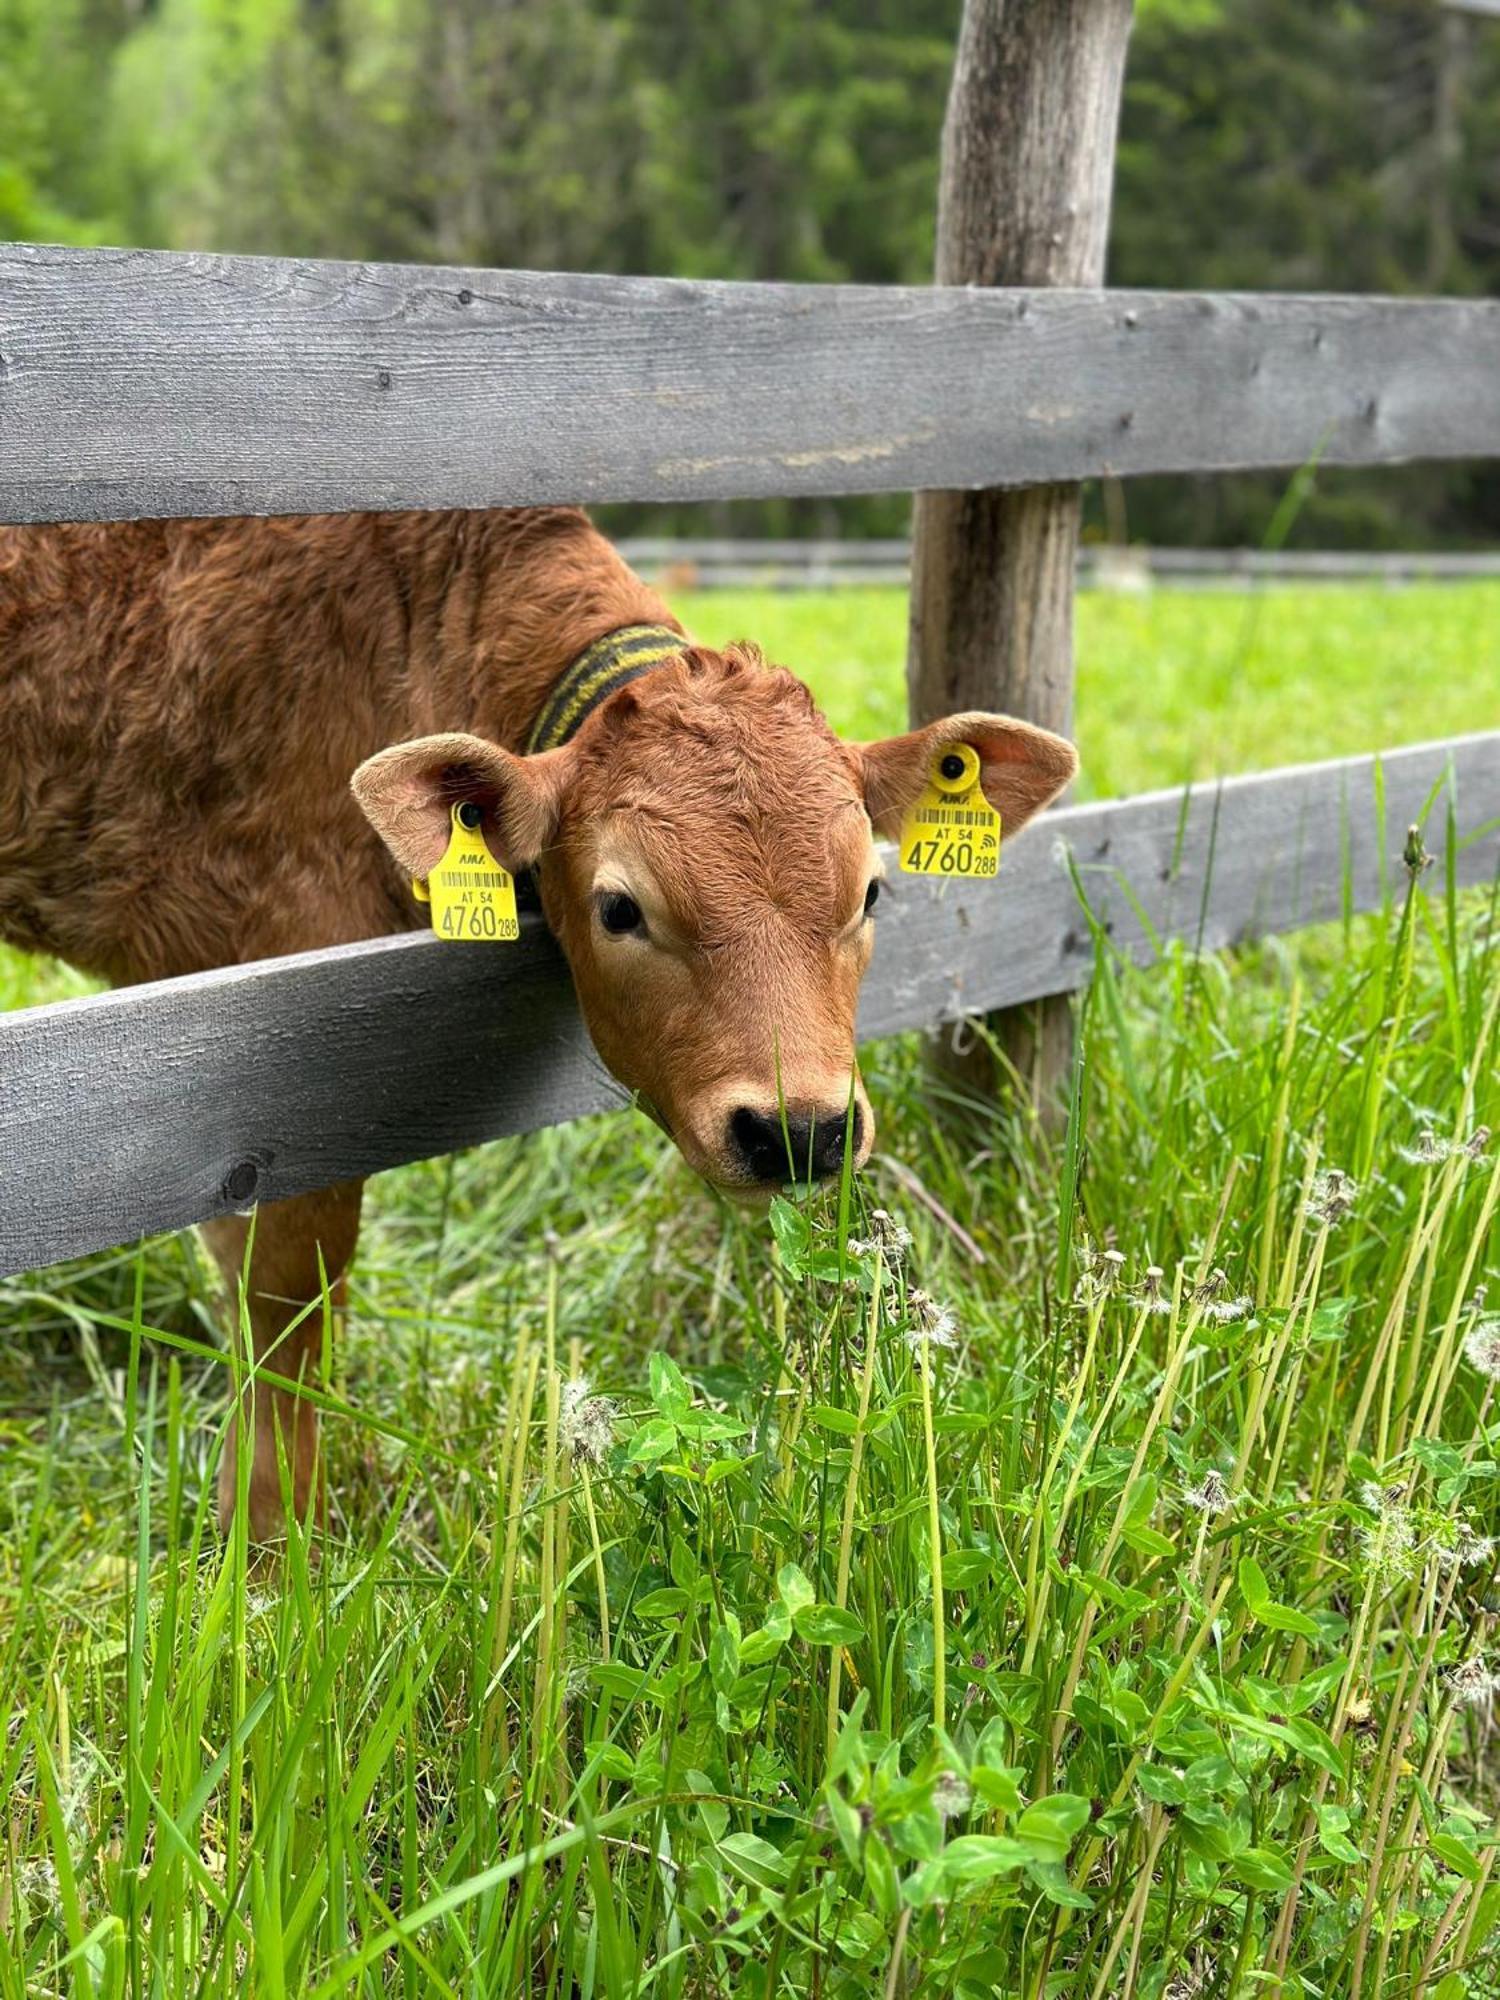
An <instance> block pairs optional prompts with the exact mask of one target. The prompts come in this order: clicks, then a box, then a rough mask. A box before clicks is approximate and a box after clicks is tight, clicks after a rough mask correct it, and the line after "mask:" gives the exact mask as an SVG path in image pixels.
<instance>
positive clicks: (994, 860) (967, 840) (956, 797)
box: [901, 743, 1000, 879]
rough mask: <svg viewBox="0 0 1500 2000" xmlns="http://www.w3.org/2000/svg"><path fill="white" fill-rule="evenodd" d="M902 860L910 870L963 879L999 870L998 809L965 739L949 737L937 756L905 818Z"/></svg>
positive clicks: (995, 872) (975, 756)
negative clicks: (986, 791) (981, 780)
mask: <svg viewBox="0 0 1500 2000" xmlns="http://www.w3.org/2000/svg"><path fill="white" fill-rule="evenodd" d="M901 866H902V868H903V869H904V870H905V872H906V873H907V874H908V875H946V876H949V877H952V878H959V879H961V878H964V877H979V878H981V879H982V878H984V877H987V876H992V875H997V874H998V873H999V872H1000V815H999V813H997V812H996V810H995V808H994V807H993V806H992V805H991V804H990V802H989V800H988V799H987V798H986V797H985V795H984V791H983V789H982V787H981V785H980V783H979V753H978V751H977V750H974V749H971V748H970V746H969V745H968V744H967V743H950V744H949V745H948V747H947V749H946V750H942V751H939V753H938V755H937V756H936V757H935V758H934V759H933V762H932V769H931V770H930V771H929V772H928V774H927V786H926V789H925V790H924V791H923V793H922V795H921V797H920V798H919V799H918V800H917V802H916V804H915V805H914V806H913V807H912V808H911V810H910V812H908V813H907V815H906V818H905V820H904V821H903V822H902V826H901Z"/></svg>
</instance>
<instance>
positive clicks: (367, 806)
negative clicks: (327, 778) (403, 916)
mask: <svg viewBox="0 0 1500 2000" xmlns="http://www.w3.org/2000/svg"><path fill="white" fill-rule="evenodd" d="M568 761H569V758H568V752H567V751H566V750H552V751H549V752H547V753H546V754H545V755H544V756H540V757H516V756H513V755H512V753H511V752H510V751H509V750H502V749H501V748H500V746H499V744H498V743H487V742H486V741H485V739H484V738H483V737H482V736H462V735H452V736H422V737H418V738H417V740H416V741H415V742H413V743H396V744H393V745H392V747H391V748H390V749H389V750H382V751H380V752H379V753H378V754H377V755H376V756H374V757H370V758H368V759H367V760H366V761H365V762H364V763H363V764H361V765H360V767H359V769H358V770H357V771H356V772H355V774H354V776H353V778H352V779H351V780H350V786H351V789H352V790H353V792H354V796H355V798H356V799H357V800H358V801H359V804H360V807H361V809H362V811H363V812H364V815H365V817H366V819H368V820H369V822H370V824H371V826H373V827H374V829H375V831H376V832H377V833H378V834H379V835H380V837H381V839H382V840H383V841H384V842H385V844H386V846H387V847H388V848H389V849H390V850H391V852H392V854H394V855H395V857H396V859H397V860H398V861H399V862H400V864H401V866H402V867H403V868H404V869H405V870H406V872H407V874H408V875H415V876H422V875H430V874H431V873H432V871H433V869H434V868H435V867H436V866H437V864H438V863H439V862H440V861H441V860H442V858H443V856H444V854H445V853H446V852H447V848H448V839H449V835H450V832H451V827H452V821H451V814H452V809H453V807H454V806H455V805H457V804H458V803H459V801H460V800H463V799H472V800H473V802H474V803H475V804H476V805H477V806H478V807H479V809H480V811H481V812H482V813H483V815H484V817H483V819H482V821H481V822H480V825H481V830H482V832H483V834H484V838H485V842H486V845H487V846H488V847H489V849H490V852H491V853H492V854H493V855H494V856H495V859H496V860H497V861H499V862H500V863H502V865H503V866H505V867H506V868H510V869H516V868H529V867H530V865H531V864H532V862H534V861H535V860H536V859H537V857H538V855H540V853H541V852H542V849H543V848H544V847H546V846H548V845H549V843H550V842H551V840H552V837H553V834H554V833H555V831H556V828H557V816H558V811H559V808H560V806H561V802H562V793H563V783H564V777H565V767H566V765H567V764H568Z"/></svg>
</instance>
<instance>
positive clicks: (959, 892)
mask: <svg viewBox="0 0 1500 2000" xmlns="http://www.w3.org/2000/svg"><path fill="white" fill-rule="evenodd" d="M1413 823H1422V824H1423V825H1424V826H1425V829H1426V839H1427V844H1428V846H1429V848H1430V849H1431V850H1432V852H1433V853H1434V854H1435V855H1436V856H1437V858H1438V862H1439V867H1441V866H1442V863H1443V858H1444V856H1445V853H1446V852H1447V851H1448V850H1449V848H1450V846H1451V850H1452V852H1453V856H1454V870H1455V875H1456V879H1457V881H1458V883H1459V884H1460V885H1471V886H1472V885H1480V884H1492V883H1496V882H1497V881H1500V731H1493V732H1489V733H1486V734H1482V735H1474V736H1463V737H1457V738H1454V739H1451V740H1449V741H1446V742H1442V743H1433V744H1424V745H1421V746H1418V747H1414V748H1409V749H1402V750H1397V751H1393V752H1390V753H1389V754H1387V755H1385V756H1383V757H1381V758H1378V759H1377V758H1374V757H1351V758H1345V759H1341V760H1339V761H1337V762H1333V763H1325V764H1312V765H1304V766H1299V767H1294V768H1291V769H1287V770H1280V771H1272V772H1267V773H1265V774H1263V775H1255V776H1248V777H1235V778H1229V779H1225V780H1223V781H1222V782H1218V783H1213V784H1203V785H1194V786H1191V787H1187V788H1184V789H1179V790H1174V791H1164V792H1155V793H1150V794H1147V795H1145V796H1143V797H1138V798H1130V799H1121V800H1109V801H1105V802H1103V803H1100V804H1093V805H1082V806H1072V807H1067V808H1064V809H1062V810H1060V811H1057V812H1053V813H1049V814H1046V815H1045V816H1044V817H1043V818H1042V819H1041V820H1040V821H1038V822H1036V823H1035V824H1034V825H1033V826H1032V827H1031V828H1029V829H1028V830H1027V831H1026V832H1025V833H1024V834H1022V835H1021V836H1020V837H1019V839H1018V840H1017V841H1016V843H1015V845H1014V846H1013V847H1012V848H1009V849H1007V852H1006V855H1005V859H1004V862H1003V864H1002V871H1001V876H1000V879H999V882H998V883H949V884H934V883H930V882H927V881H925V880H920V879H918V878H915V877H909V876H901V875H897V874H896V873H895V871H894V866H893V868H892V875H891V883H890V893H889V895H888V896H887V897H886V898H883V899H882V903H881V914H880V920H879V921H880V929H879V936H878V942H877V947H876V953H875V962H874V965H873V967H872V969H871V971H870V974H869V977H868V980H867V981H866V987H865V994H864V999H863V1003H862V1006H861V1010H860V1023H859V1025H860V1035H861V1038H862V1039H870V1038H873V1037H875V1036H879V1035H888V1034H892V1033H895V1032H896V1031H898V1030H901V1029H908V1028H924V1027H932V1026H936V1025H939V1024H941V1023H944V1022H948V1021H953V1020H956V1019H958V1018H960V1017H961V1016H963V1015H964V1014H967V1013H974V1012H978V1011H980V1010H981V1009H986V1008H990V1007H1000V1006H1009V1005H1012V1004H1015V1003H1017V1002H1021V1001H1026V1000H1032V999H1039V998H1041V997H1042V996H1044V995H1047V994H1054V993H1065V992H1070V991H1072V990H1074V989H1075V988H1078V987H1080V986H1082V985H1084V984H1085V983H1086V982H1087V981H1088V979H1089V977H1090V975H1091V972H1092V970H1093V967H1094V963H1095V950H1096V946H1095V935H1096V927H1098V930H1099V931H1100V933H1101V934H1102V935H1103V936H1105V937H1106V938H1107V939H1108V948H1109V949H1111V950H1115V951H1118V952H1119V953H1121V954H1122V955H1123V956H1124V957H1125V958H1128V959H1131V960H1133V961H1136V962H1138V963H1149V962H1150V961H1151V960H1152V959H1153V958H1155V957H1156V956H1157V955H1158V954H1159V953H1160V951H1161V949H1162V947H1163V946H1164V945H1165V944H1166V943H1167V942H1168V941H1171V940H1181V941H1185V942H1186V943H1188V944H1189V945H1190V946H1192V947H1194V948H1197V949H1201V950H1217V949H1219V948H1221V947H1224V946H1228V945H1233V944H1237V943H1240V942H1242V941H1245V940H1248V939H1251V938H1254V937H1257V936H1261V935H1264V934H1266V933H1269V932H1273V931H1283V930H1292V929H1296V928H1298V927H1300V926H1303V925H1306V924H1312V923H1318V922H1321V921H1324V920H1327V919H1331V918H1337V917H1339V916H1340V915H1341V914H1343V913H1345V912H1346V911H1358V910H1374V909H1380V908H1381V907H1383V906H1385V905H1387V904H1390V903H1395V902H1399V899H1400V897H1401V895H1402V894H1403V893H1404V887H1405V875H1404V871H1403V866H1402V859H1401V856H1402V848H1403V845H1404V842H1405V837H1406V830H1407V827H1408V826H1409V825H1411V824H1413ZM1080 893H1081V894H1082V896H1083V897H1084V898H1085V899H1086V900H1087V904H1088V911H1087V912H1086V911H1085V909H1084V907H1083V904H1082V903H1081V902H1080ZM1090 916H1092V919H1093V921H1092V922H1091V921H1090ZM622 1096H623V1093H621V1092H620V1091H619V1089H618V1088H617V1087H616V1086H613V1085H612V1084H611V1083H610V1081H609V1079H608V1078H607V1077H606V1076H605V1074H604V1072H603V1070H602V1069H601V1067H600V1064H599V1062H598V1059H597V1057H595V1056H594V1055H593V1053H592V1051H591V1049H590V1047H589V1044H588V1040H587V1037H586V1035H585V1034H584V1031H583V1027H582V1024H581V1022H580V1020H579V1017H578V1011H577V1007H576V1005H575V1003H574V1000H573V995H572V988H571V984H570V981H569V977H568V973H567V969H566V967H565V965H564V963H563V961H562V958H561V956H560V954H559V952H558V950H557V948H556V946H555V945H554V944H553V942H552V940H551V938H550V937H549V936H548V935H547V933H546V931H545V929H544V927H543V926H542V924H541V923H540V920H538V919H532V920H531V921H530V922H529V923H528V924H527V925H526V928H525V931H524V934H523V938H522V941H521V943H520V944H519V945H516V946H509V947H503V948H500V947H494V946H482V945H472V946H470V945H452V944H444V943H440V942H438V940H436V939H435V938H433V937H431V936H430V935H427V934H425V933H420V932H411V933H407V934H405V935H402V936H399V937H389V938H380V939H377V940H374V941H372V942H370V943H368V944H356V945H343V946H339V947H337V948H335V949H333V950H329V951H317V952H308V953H303V954H300V955H299V956H297V957H293V958H282V959H268V960H264V961H261V962H259V963H257V964H253V965H241V966H231V967H226V968H224V969H223V970H220V971H215V972H205V973H198V974H194V975H193V976H191V977H189V978H185V979H173V980H164V981H162V982H160V983H158V984H155V985H146V986H136V987H131V988H129V989H126V990H123V991H120V992H114V993H104V994H98V995H94V996H90V997H88V998H85V999H81V1000H69V1001H63V1002H60V1003H58V1004H57V1005H55V1006H48V1007H37V1008H32V1009H27V1010H24V1011H22V1012H19V1013H15V1014H11V1015H7V1016H3V1017H0V1271H21V1270H29V1269H33V1268H35V1267H37V1266H39V1265H43V1264H47V1263H51V1262H55V1261H57V1260H58V1259H61V1258H64V1257H71V1256H79V1255H82V1254H85V1253H87V1252H90V1251H94V1250H100V1249H104V1248H107V1247H109V1246H112V1245H115V1244H118V1243H123V1242H129V1241H131V1240H133V1239H134V1238H136V1237H138V1236H141V1235H149V1234H155V1233H157V1232H159V1231H162V1230H168V1229H176V1228H180V1227H183V1226H185V1225H186V1224H189V1223H194V1222H200V1221H203V1220H205V1219H207V1218H208V1217H210V1216H214V1215H220V1214H223V1213H225V1212H226V1211H229V1210H233V1209H242V1208H245V1207H247V1206H249V1205H250V1204H251V1203H253V1202H256V1201H274V1200H279V1199H282V1198H284V1197H286V1196H289V1195H294V1194H300V1193H304V1192H305V1191H307V1190H308V1189H310V1188H316V1187H323V1186H326V1185H327V1184H328V1183H329V1182H331V1181H335V1180H341V1179H344V1178H347V1177H349V1176H353V1175H363V1174H371V1173H377V1172H379V1171H381V1170H382V1169H384V1168H387V1167H394V1166H400V1165H402V1164H403V1163H405V1162H407V1161H411V1160H419V1159H426V1158H430V1157H431V1156H433V1155H435V1154H440V1153H447V1152H452V1151H455V1150H457V1149H458V1148H461V1147H465V1146H472V1145H476V1144H478V1143H479V1142H480V1141H482V1140H486V1139H492V1138H497V1137H499V1136H501V1135H503V1134H506V1133H514V1132H525V1131H531V1130H534V1129H536V1128H538V1127H540V1126H543V1125H551V1124H558V1123H561V1122H563V1121H564V1120H567V1119H571V1118H577V1117H581V1116H583V1115H585V1114H587V1113H590V1112H594V1111H600V1110H604V1109H606V1108H608V1107H609V1106H610V1105H612V1104H618V1103H620V1102H621V1101H622Z"/></svg>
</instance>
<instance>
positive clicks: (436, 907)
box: [411, 799, 521, 944]
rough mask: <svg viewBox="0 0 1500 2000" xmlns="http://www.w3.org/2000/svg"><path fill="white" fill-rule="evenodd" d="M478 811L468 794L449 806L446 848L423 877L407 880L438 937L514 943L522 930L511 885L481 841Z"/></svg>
mask: <svg viewBox="0 0 1500 2000" xmlns="http://www.w3.org/2000/svg"><path fill="white" fill-rule="evenodd" d="M481 817H482V815H481V813H480V810H479V808H478V806H476V805H475V804H474V803H473V802H472V801H471V800H469V799H463V800H461V801H460V802H459V803H458V804H457V805H456V806H455V807H454V808H453V814H452V820H453V831H452V833H451V834H450V836H449V839H448V851H447V853H446V854H445V855H444V856H443V858H442V860H441V861H440V862H439V863H438V865H437V866H436V868H434V869H433V871H432V873H431V874H430V875H429V876H428V877H427V878H426V880H425V881H415V882H413V883H412V885H411V892H412V894H413V895H414V896H415V897H416V899H417V901H418V902H419V903H427V904H428V905H430V907H431V910H432V928H433V930H434V932H435V933H436V934H437V936H438V937H440V938H452V939H453V940H455V941H456V942H459V943H463V944H476V943H477V944H513V943H514V942H515V940H516V939H517V938H518V937H519V936H520V935H521V925H520V920H519V919H518V918H517V916H516V885H515V883H514V881H513V880H512V879H511V875H510V871H509V870H508V869H505V868H502V867H501V866H500V863H499V862H498V861H497V860H496V859H495V857H494V855H493V854H491V853H490V850H489V849H488V847H486V846H485V842H484V835H483V834H482V833H481V832H480V830H479V825H480V819H481Z"/></svg>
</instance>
